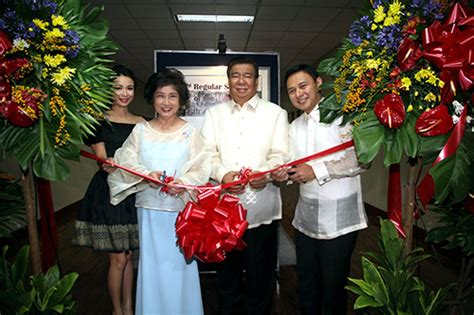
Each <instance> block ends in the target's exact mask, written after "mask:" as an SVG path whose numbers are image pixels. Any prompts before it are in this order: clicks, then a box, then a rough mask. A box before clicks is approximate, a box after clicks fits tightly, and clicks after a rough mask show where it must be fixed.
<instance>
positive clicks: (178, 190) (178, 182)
mask: <svg viewBox="0 0 474 315" xmlns="http://www.w3.org/2000/svg"><path fill="white" fill-rule="evenodd" d="M168 184H169V185H173V184H176V185H182V184H183V182H182V181H181V180H180V179H175V180H173V181H171V182H169V183H168ZM168 188H169V190H168V194H169V195H171V196H178V195H179V194H181V193H182V192H184V191H185V190H186V188H182V187H175V186H168Z"/></svg>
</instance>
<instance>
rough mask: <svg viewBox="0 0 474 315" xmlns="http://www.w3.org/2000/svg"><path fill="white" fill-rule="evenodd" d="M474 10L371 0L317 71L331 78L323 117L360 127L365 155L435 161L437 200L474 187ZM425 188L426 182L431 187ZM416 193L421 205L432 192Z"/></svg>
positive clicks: (359, 144)
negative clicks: (380, 153) (338, 119)
mask: <svg viewBox="0 0 474 315" xmlns="http://www.w3.org/2000/svg"><path fill="white" fill-rule="evenodd" d="M473 56H474V17H473V9H472V8H470V7H469V6H468V5H467V4H466V3H464V4H461V3H443V2H442V1H432V0H409V1H400V0H374V1H371V2H370V4H369V3H368V4H367V8H366V9H365V10H364V12H363V15H362V17H360V18H359V19H358V20H356V21H355V22H354V23H353V24H352V26H351V28H350V34H349V36H348V38H346V39H344V41H343V44H342V46H341V48H340V49H339V50H338V52H337V53H336V54H335V56H334V57H332V58H329V59H326V60H323V61H322V62H321V63H320V65H319V68H318V70H319V71H320V73H323V74H326V75H329V76H334V77H335V79H334V81H333V82H331V83H329V84H325V86H326V87H328V88H330V90H329V93H328V95H327V97H326V98H325V99H324V100H323V102H322V103H321V105H320V110H321V115H322V118H321V119H322V121H324V122H331V121H333V120H334V119H335V118H336V117H338V116H341V115H342V116H343V121H344V122H352V123H353V124H354V129H353V136H354V142H355V145H356V149H357V152H358V155H359V160H360V161H361V162H363V163H369V162H371V161H372V160H373V159H374V158H375V156H376V155H377V154H378V153H379V151H381V150H382V149H383V152H384V164H385V165H386V166H389V165H394V164H398V163H400V161H401V159H402V156H403V155H404V154H405V155H406V156H408V157H410V158H412V160H413V161H418V160H419V159H421V160H422V161H423V163H424V164H425V165H431V166H432V168H431V169H430V172H429V173H430V175H429V176H430V178H431V177H432V181H434V184H435V188H433V189H435V192H434V197H435V199H436V201H437V202H443V201H444V200H448V199H449V200H450V201H451V202H460V201H462V200H464V198H465V197H466V196H467V195H468V192H469V191H471V192H472V190H473V188H474V183H473V181H472V178H473V175H474V174H473V167H472V163H473V162H474V152H473V150H472V147H473V144H474V133H473V121H472V106H473V103H474V98H473V96H472V90H473V87H474V62H473ZM428 186H429V185H428ZM420 192H421V191H419V197H420V198H421V199H423V198H424V200H422V201H424V202H428V201H430V199H431V197H432V196H431V195H430V194H426V196H424V197H423V196H421V193H420Z"/></svg>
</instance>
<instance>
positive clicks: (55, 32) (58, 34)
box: [44, 27, 64, 40]
mask: <svg viewBox="0 0 474 315" xmlns="http://www.w3.org/2000/svg"><path fill="white" fill-rule="evenodd" d="M44 38H45V39H46V40H49V39H56V38H64V32H62V31H61V30H60V29H59V28H57V27H55V28H53V29H52V30H51V31H47V32H46V33H45V34H44Z"/></svg>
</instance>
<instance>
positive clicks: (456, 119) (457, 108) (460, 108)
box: [452, 101, 464, 125]
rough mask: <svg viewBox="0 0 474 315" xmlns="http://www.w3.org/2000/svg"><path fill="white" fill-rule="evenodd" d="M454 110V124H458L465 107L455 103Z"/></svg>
mask: <svg viewBox="0 0 474 315" xmlns="http://www.w3.org/2000/svg"><path fill="white" fill-rule="evenodd" d="M453 108H454V114H453V116H452V117H453V124H455V125H456V124H457V123H458V122H459V117H461V113H462V111H463V109H464V106H463V105H462V104H461V103H459V102H458V101H453Z"/></svg>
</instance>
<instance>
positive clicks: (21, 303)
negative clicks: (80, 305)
mask: <svg viewBox="0 0 474 315" xmlns="http://www.w3.org/2000/svg"><path fill="white" fill-rule="evenodd" d="M7 251H8V246H5V247H4V248H3V255H2V257H1V258H0V313H1V314H6V315H9V314H75V312H76V306H75V302H74V301H73V300H72V296H71V294H70V291H71V289H72V287H73V285H74V283H75V282H76V279H77V277H78V274H77V273H70V274H68V275H66V276H64V277H63V278H61V276H60V274H59V269H58V267H57V266H53V267H51V268H50V269H49V270H48V271H47V272H46V274H42V273H41V274H38V275H33V276H29V277H28V276H27V271H28V260H29V246H28V245H25V246H23V247H22V248H21V249H20V251H19V252H18V253H17V255H16V258H15V259H14V261H13V263H10V262H8V260H7V259H6V253H7Z"/></svg>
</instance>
